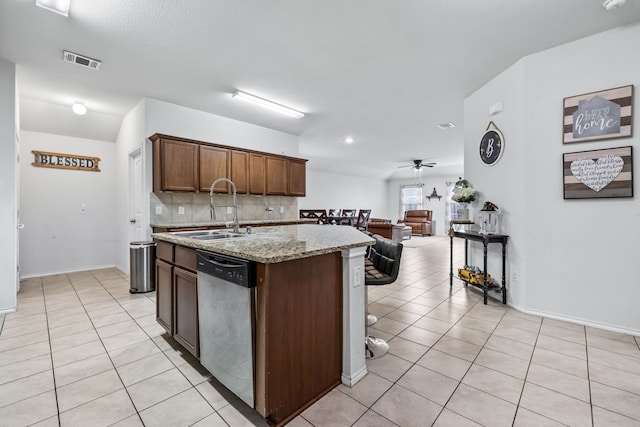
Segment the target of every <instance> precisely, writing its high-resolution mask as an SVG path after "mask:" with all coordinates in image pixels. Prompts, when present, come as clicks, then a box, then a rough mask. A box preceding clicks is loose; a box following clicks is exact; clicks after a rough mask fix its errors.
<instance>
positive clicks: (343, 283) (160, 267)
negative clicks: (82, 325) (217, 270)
mask: <svg viewBox="0 0 640 427" xmlns="http://www.w3.org/2000/svg"><path fill="white" fill-rule="evenodd" d="M152 236H153V237H154V238H155V239H156V240H157V241H158V245H159V246H158V260H157V276H156V277H157V298H156V299H157V307H158V322H159V323H160V324H161V325H162V326H164V327H165V329H167V331H168V332H169V333H170V334H171V335H173V336H174V337H176V340H177V341H178V342H180V343H182V341H181V340H180V339H179V337H181V336H182V337H184V336H186V335H189V332H188V331H191V334H192V335H193V330H194V329H195V331H196V333H195V335H196V336H194V337H192V339H190V340H189V339H187V340H186V341H187V343H188V345H189V346H190V347H191V349H190V351H192V353H194V354H195V355H196V356H198V355H199V350H198V348H199V345H198V342H200V343H202V342H204V341H205V340H207V339H208V338H209V337H208V336H207V334H205V333H199V334H198V332H197V330H198V326H197V322H198V320H199V319H198V315H197V307H198V305H197V304H196V305H193V303H192V304H191V307H193V309H192V310H186V309H185V308H184V307H185V306H184V305H183V308H182V309H180V308H178V307H176V305H177V304H180V303H181V302H183V301H184V300H185V299H187V300H188V299H191V300H192V299H193V298H196V299H197V297H198V295H197V292H195V289H197V287H195V288H194V286H193V282H195V278H196V277H201V276H199V275H198V276H196V275H195V274H193V273H192V272H191V273H190V272H189V271H188V270H189V268H191V265H193V269H195V253H196V250H201V251H207V252H209V253H214V254H221V255H225V256H231V257H235V258H239V259H242V260H247V261H250V262H252V263H253V265H254V266H255V270H254V271H255V277H253V279H252V280H253V282H254V283H253V285H255V288H254V289H255V292H254V293H252V294H251V295H252V297H251V298H252V304H251V305H252V311H251V315H250V317H251V318H252V319H251V324H252V333H251V335H252V336H251V339H252V347H253V349H252V350H253V357H252V358H251V360H252V363H253V371H254V372H253V378H254V386H253V388H254V396H255V397H254V399H253V405H252V402H247V403H248V404H249V405H250V406H253V407H254V408H255V409H256V411H257V412H258V413H260V414H261V415H262V416H263V417H264V418H265V419H266V420H267V421H268V422H269V423H270V424H271V425H284V424H286V423H287V422H288V421H290V420H291V419H293V418H294V417H295V416H296V415H298V414H299V413H300V412H302V411H303V410H304V409H305V408H307V407H308V406H310V405H311V404H313V402H315V401H316V400H317V399H319V398H320V397H322V396H323V395H324V394H326V393H327V392H329V391H330V390H331V389H333V388H334V387H335V386H337V385H338V384H340V382H342V383H344V384H346V385H348V386H352V385H354V384H355V383H356V382H357V381H359V380H360V379H361V378H362V377H363V376H364V375H365V374H366V365H365V352H364V336H365V325H364V319H365V313H364V310H365V301H364V296H365V293H364V254H365V249H366V247H367V246H368V245H371V244H372V243H373V240H372V239H371V238H370V237H369V236H367V235H365V234H363V233H361V232H359V231H358V230H356V229H355V228H353V227H348V226H334V225H311V224H304V225H287V226H273V227H255V228H253V230H252V234H251V235H243V236H241V237H234V238H223V239H216V240H198V239H196V238H192V237H189V236H187V235H185V234H180V233H154V234H153V235H152ZM192 256H193V260H194V261H193V264H192V263H191V257H192ZM171 260H173V262H174V263H175V264H171V262H169V261H171ZM185 260H187V261H185ZM185 264H186V265H187V270H184V265H185ZM171 269H173V270H171ZM183 270H184V271H183ZM167 271H169V273H167ZM163 272H164V273H163ZM176 272H177V274H176ZM187 273H189V274H190V275H191V276H189V274H187ZM199 274H200V273H199ZM189 277H191V279H189ZM185 278H187V279H185ZM167 281H169V285H168V286H167ZM200 285H201V284H200ZM185 290H187V291H186V292H185ZM185 295H186V296H187V298H185ZM202 303H203V302H202V301H200V304H202ZM188 306H189V305H186V307H188ZM201 307H202V305H201ZM189 311H191V313H189ZM194 311H195V312H196V313H193V312H194ZM185 319H186V320H185ZM206 321H209V320H206ZM180 322H182V324H183V325H184V324H187V325H188V326H189V327H188V328H186V331H187V332H184V331H185V328H181V326H180ZM194 322H195V328H194V326H193V325H192V324H193V323H194ZM241 356H242V355H238V357H241ZM243 400H245V401H246V399H243Z"/></svg>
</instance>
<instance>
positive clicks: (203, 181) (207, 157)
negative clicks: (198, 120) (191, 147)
mask: <svg viewBox="0 0 640 427" xmlns="http://www.w3.org/2000/svg"><path fill="white" fill-rule="evenodd" d="M199 147H200V191H202V192H208V191H209V190H210V189H211V184H213V181H214V180H216V179H218V178H230V175H229V152H230V150H227V149H226V148H218V147H211V146H209V145H200V146H199ZM213 191H214V192H215V193H228V192H229V184H227V183H226V182H219V183H218V184H217V185H216V186H215V188H214V189H213Z"/></svg>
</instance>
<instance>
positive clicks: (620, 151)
mask: <svg viewBox="0 0 640 427" xmlns="http://www.w3.org/2000/svg"><path fill="white" fill-rule="evenodd" d="M562 168H563V171H564V172H563V175H564V198H565V199H593V198H610V197H633V155H632V147H631V146H629V147H619V148H609V149H604V150H593V151H580V152H577V153H565V154H564V155H563V159H562Z"/></svg>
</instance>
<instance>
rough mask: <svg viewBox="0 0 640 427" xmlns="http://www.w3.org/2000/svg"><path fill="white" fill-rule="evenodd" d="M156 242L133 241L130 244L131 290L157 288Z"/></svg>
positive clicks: (132, 291)
mask: <svg viewBox="0 0 640 427" xmlns="http://www.w3.org/2000/svg"><path fill="white" fill-rule="evenodd" d="M155 262H156V243H155V242H131V243H130V244H129V282H130V284H131V287H130V289H129V292H131V293H140V292H151V291H155V290H156V269H155V268H154V267H155Z"/></svg>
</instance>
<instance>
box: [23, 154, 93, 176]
mask: <svg viewBox="0 0 640 427" xmlns="http://www.w3.org/2000/svg"><path fill="white" fill-rule="evenodd" d="M31 152H32V153H33V155H34V156H35V160H34V162H33V163H31V164H32V165H33V166H37V167H40V168H55V169H72V170H80V171H90V172H100V168H99V167H98V162H100V157H89V156H79V155H76V154H64V153H49V152H47V151H35V150H32V151H31Z"/></svg>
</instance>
